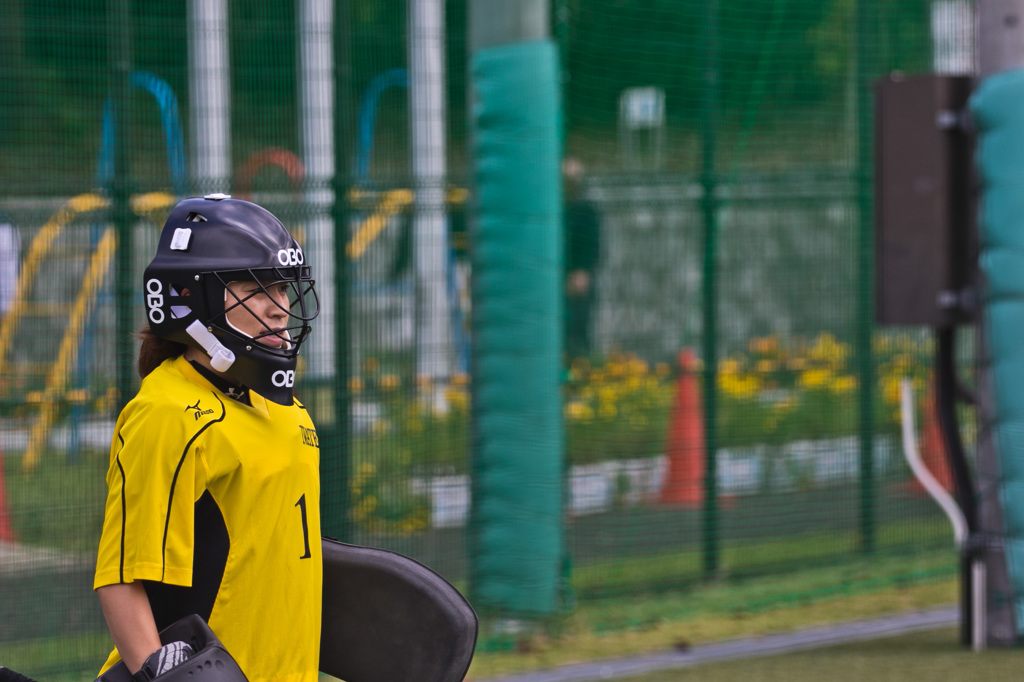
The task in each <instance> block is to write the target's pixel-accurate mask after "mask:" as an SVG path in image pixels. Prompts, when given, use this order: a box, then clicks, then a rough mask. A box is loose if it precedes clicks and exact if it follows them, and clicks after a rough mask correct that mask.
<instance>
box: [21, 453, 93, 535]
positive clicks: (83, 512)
mask: <svg viewBox="0 0 1024 682" xmlns="http://www.w3.org/2000/svg"><path fill="white" fill-rule="evenodd" d="M107 460H108V455H107V453H106V452H102V453H101V452H95V451H93V452H90V451H85V452H82V453H81V454H80V455H79V458H78V460H77V461H75V462H68V460H67V459H66V458H65V456H64V455H63V454H58V453H55V452H46V453H44V454H43V456H42V457H41V458H40V461H39V463H38V465H37V466H36V468H35V469H34V470H32V471H26V470H24V468H23V466H22V464H23V459H22V458H20V457H5V458H4V459H3V464H4V476H5V481H6V489H7V497H8V504H9V507H10V510H11V522H12V525H13V526H14V531H15V533H16V534H17V536H18V541H19V542H21V543H23V544H27V545H35V546H43V547H52V548H56V549H61V550H63V551H67V552H94V551H95V550H96V544H97V543H98V542H99V538H100V530H101V528H102V525H103V503H104V500H105V499H106V496H107V487H106V480H105V479H106V473H107Z"/></svg>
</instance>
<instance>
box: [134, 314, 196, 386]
mask: <svg viewBox="0 0 1024 682" xmlns="http://www.w3.org/2000/svg"><path fill="white" fill-rule="evenodd" d="M139 339H141V341H142V346H141V347H140V348H139V376H140V377H142V378H143V379H145V378H146V376H148V375H149V373H150V372H152V371H153V370H154V369H156V368H157V367H159V366H160V363H162V362H163V361H164V360H167V359H168V358H176V357H178V356H179V355H182V354H183V353H184V352H185V350H186V349H187V348H188V346H186V345H185V344H183V343H178V342H177V341H168V340H167V339H161V338H160V337H159V336H157V335H156V334H154V333H153V330H152V329H150V328H149V325H146V326H145V327H143V328H142V329H140V330H139Z"/></svg>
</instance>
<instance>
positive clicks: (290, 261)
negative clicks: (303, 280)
mask: <svg viewBox="0 0 1024 682" xmlns="http://www.w3.org/2000/svg"><path fill="white" fill-rule="evenodd" d="M277 262H278V263H280V264H281V265H284V266H285V267H294V266H296V265H302V264H303V262H305V257H304V256H303V255H302V249H300V248H299V247H297V246H296V247H295V248H294V249H281V250H280V251H278V252H277Z"/></svg>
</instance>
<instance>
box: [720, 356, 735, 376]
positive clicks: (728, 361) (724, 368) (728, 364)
mask: <svg viewBox="0 0 1024 682" xmlns="http://www.w3.org/2000/svg"><path fill="white" fill-rule="evenodd" d="M739 372H740V362H739V360H736V359H734V358H725V359H723V360H721V361H719V363H718V373H719V374H730V375H731V374H739Z"/></svg>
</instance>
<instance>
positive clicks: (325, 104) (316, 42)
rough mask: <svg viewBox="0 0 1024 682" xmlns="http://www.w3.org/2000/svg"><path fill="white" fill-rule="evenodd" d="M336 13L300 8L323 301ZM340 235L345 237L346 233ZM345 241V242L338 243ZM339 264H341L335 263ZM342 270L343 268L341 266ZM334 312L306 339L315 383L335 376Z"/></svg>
mask: <svg viewBox="0 0 1024 682" xmlns="http://www.w3.org/2000/svg"><path fill="white" fill-rule="evenodd" d="M333 25H334V8H333V6H332V0H302V2H300V3H299V35H298V37H297V39H298V43H299V91H300V97H299V101H300V103H301V116H300V121H301V123H300V126H301V129H300V131H299V134H300V139H301V141H302V162H303V165H304V166H305V168H306V180H305V199H306V225H305V227H306V246H305V250H306V253H307V254H308V257H309V260H310V265H312V267H313V273H314V276H315V277H316V280H317V291H318V293H319V294H320V296H321V298H322V299H323V300H324V301H327V302H330V301H333V300H334V298H335V291H334V267H335V258H334V236H335V235H334V230H333V227H334V226H333V225H332V223H331V216H330V211H331V206H332V204H333V203H334V197H333V196H332V188H331V178H333V177H334V144H335V140H334V127H333V125H334V124H333V121H334V80H333V79H334V73H333V71H334V61H333V55H332V54H331V38H332V36H333ZM339 234H342V235H344V232H341V233H339ZM342 241H344V238H342ZM338 262H340V263H342V264H344V263H345V261H344V260H342V261H338ZM342 267H343V266H342ZM335 324H336V320H335V317H334V308H333V307H332V306H331V305H326V306H324V307H323V308H322V309H321V311H320V316H319V318H317V321H316V334H315V335H313V336H312V337H311V338H310V347H309V351H308V355H307V358H308V360H309V362H308V367H309V370H308V374H309V376H310V377H311V378H313V379H325V378H331V377H334V375H335V363H334V360H335V358H334V353H333V352H332V350H333V349H332V348H331V345H332V339H333V338H334V326H335Z"/></svg>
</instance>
